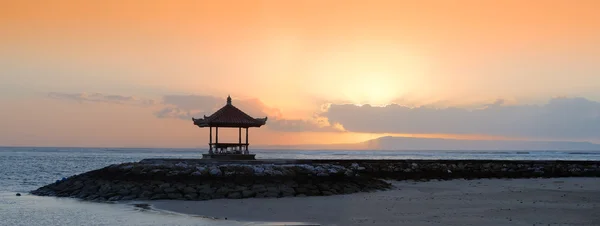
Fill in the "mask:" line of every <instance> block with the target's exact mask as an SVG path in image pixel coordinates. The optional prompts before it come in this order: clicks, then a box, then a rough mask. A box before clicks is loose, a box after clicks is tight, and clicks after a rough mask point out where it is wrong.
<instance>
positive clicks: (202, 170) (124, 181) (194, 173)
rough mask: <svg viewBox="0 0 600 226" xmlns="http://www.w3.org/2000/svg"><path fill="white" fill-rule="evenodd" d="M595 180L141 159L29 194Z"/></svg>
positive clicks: (386, 166) (444, 163) (533, 169)
mask: <svg viewBox="0 0 600 226" xmlns="http://www.w3.org/2000/svg"><path fill="white" fill-rule="evenodd" d="M573 176H585V177H600V162H593V161H475V160H435V161H432V160H262V161H260V160H257V161H229V162H224V161H210V160H185V159H148V160H142V161H140V162H135V163H123V164H115V165H110V166H107V167H105V168H102V169H98V170H93V171H90V172H86V173H83V174H79V175H75V176H72V177H69V178H66V179H64V180H59V181H56V182H55V183H52V184H49V185H46V186H44V187H41V188H39V189H37V190H34V191H32V192H31V193H32V194H35V195H41V196H58V197H74V198H80V199H84V200H93V201H118V200H159V199H176V200H209V199H221V198H229V199H241V198H277V197H290V196H327V195H336V194H349V193H355V192H368V191H376V190H384V189H389V188H391V185H390V184H389V183H387V182H386V181H385V179H394V180H406V179H415V180H428V179H455V178H465V179H474V178H528V177H573Z"/></svg>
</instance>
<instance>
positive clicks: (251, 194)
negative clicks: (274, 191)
mask: <svg viewBox="0 0 600 226" xmlns="http://www.w3.org/2000/svg"><path fill="white" fill-rule="evenodd" d="M255 195H256V192H255V191H254V190H244V191H242V197H243V198H251V197H254V196H255Z"/></svg>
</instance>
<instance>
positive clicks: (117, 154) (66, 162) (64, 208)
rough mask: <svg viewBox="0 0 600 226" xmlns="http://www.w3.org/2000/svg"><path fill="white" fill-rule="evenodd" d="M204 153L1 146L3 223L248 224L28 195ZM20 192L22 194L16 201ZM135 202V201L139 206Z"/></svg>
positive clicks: (406, 154)
mask: <svg viewBox="0 0 600 226" xmlns="http://www.w3.org/2000/svg"><path fill="white" fill-rule="evenodd" d="M205 152H206V151H205V150H199V149H123V148H31V147H0V225H44V226H54V225H217V226H218V225H247V224H248V222H235V221H225V220H213V219H207V218H203V217H199V216H189V215H181V214H176V213H170V212H164V211H158V210H152V209H145V208H139V207H135V206H134V205H132V203H118V204H111V203H93V202H88V201H80V200H77V199H72V198H55V197H40V196H34V195H29V194H28V192H29V191H31V190H35V189H36V188H38V187H41V186H44V185H46V184H49V183H52V182H54V181H56V180H58V179H61V178H63V177H69V176H72V175H76V174H80V173H84V172H87V171H90V170H94V169H98V168H102V167H105V166H108V165H110V164H115V163H123V162H135V161H139V160H142V159H145V158H199V157H200V156H201V154H202V153H205ZM253 153H256V154H257V158H259V159H507V160H600V152H594V151H350V150H346V151H344V150H336V151H315V150H305V151H300V150H253ZM16 193H20V194H22V196H19V197H17V196H16ZM134 203H135V202H134Z"/></svg>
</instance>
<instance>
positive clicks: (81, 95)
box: [48, 92, 155, 105]
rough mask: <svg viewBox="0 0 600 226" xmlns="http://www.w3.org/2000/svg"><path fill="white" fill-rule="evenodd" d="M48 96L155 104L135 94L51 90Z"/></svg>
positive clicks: (70, 99)
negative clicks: (59, 91)
mask: <svg viewBox="0 0 600 226" xmlns="http://www.w3.org/2000/svg"><path fill="white" fill-rule="evenodd" d="M48 97H50V98H54V99H60V100H69V101H77V102H80V103H83V102H101V103H113V104H129V105H153V104H155V101H154V100H151V99H142V98H138V97H134V96H122V95H107V94H102V93H58V92H50V93H48Z"/></svg>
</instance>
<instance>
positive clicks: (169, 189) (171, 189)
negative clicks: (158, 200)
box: [163, 187, 178, 194]
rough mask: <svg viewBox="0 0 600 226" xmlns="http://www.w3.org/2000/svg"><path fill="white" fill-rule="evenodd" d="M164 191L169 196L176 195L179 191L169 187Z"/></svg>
mask: <svg viewBox="0 0 600 226" xmlns="http://www.w3.org/2000/svg"><path fill="white" fill-rule="evenodd" d="M163 191H164V192H165V193H167V194H168V193H175V192H178V190H177V189H176V188H171V187H169V188H165V189H164V190H163Z"/></svg>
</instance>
